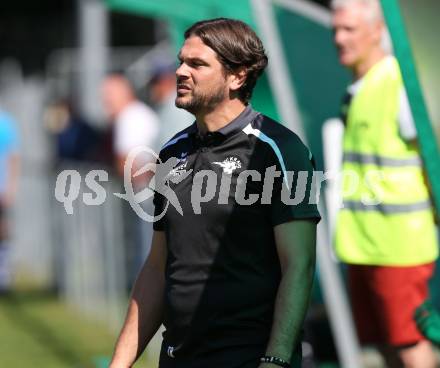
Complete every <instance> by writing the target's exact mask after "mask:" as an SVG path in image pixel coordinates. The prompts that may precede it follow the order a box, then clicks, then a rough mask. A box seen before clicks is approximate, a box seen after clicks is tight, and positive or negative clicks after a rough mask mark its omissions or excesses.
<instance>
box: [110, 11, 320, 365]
mask: <svg viewBox="0 0 440 368" xmlns="http://www.w3.org/2000/svg"><path fill="white" fill-rule="evenodd" d="M179 60H180V66H179V68H178V69H177V71H176V75H177V97H176V106H177V107H180V108H184V109H186V110H188V111H189V112H191V113H192V114H194V115H195V117H196V122H195V123H194V124H193V125H191V126H190V127H188V128H187V129H185V130H183V131H181V132H180V133H178V134H176V135H175V136H174V137H173V138H172V139H171V140H170V141H168V143H166V144H165V145H164V146H163V147H162V150H161V152H160V159H159V163H169V162H174V165H173V168H172V170H170V171H169V173H168V174H167V176H166V177H165V178H164V181H165V182H166V183H167V185H168V193H173V194H174V197H171V196H169V195H167V193H166V191H164V190H158V186H157V185H158V182H159V181H160V179H159V178H156V179H158V180H156V190H157V191H156V193H155V198H154V202H155V215H156V217H157V219H158V221H156V222H155V223H154V230H155V232H154V236H153V241H152V250H151V253H150V255H149V257H148V260H147V261H146V263H145V265H144V267H143V269H142V271H141V273H140V275H139V277H138V280H137V281H136V284H135V287H134V290H133V294H132V297H131V300H130V305H129V310H128V313H127V318H126V321H125V324H124V327H123V329H122V331H121V334H120V337H119V339H118V342H117V345H116V348H115V353H114V356H113V359H112V363H111V368H116V367H131V366H132V364H134V362H135V361H136V359H137V358H138V356H139V355H140V354H141V353H142V351H143V350H144V349H145V346H146V345H147V343H148V342H149V341H150V339H151V337H152V336H153V335H154V333H155V332H156V331H157V329H158V328H159V326H160V324H161V323H163V324H164V325H165V327H166V331H165V333H164V341H163V344H162V351H161V358H160V364H159V366H160V367H161V368H257V367H258V368H269V367H276V366H281V367H290V366H292V367H299V366H300V363H299V361H300V338H301V326H302V322H303V319H304V315H305V312H306V309H307V304H308V300H309V294H310V288H311V284H312V279H313V271H314V263H315V233H316V223H317V222H318V221H319V213H318V211H317V208H316V205H315V204H313V198H310V191H311V188H310V187H311V181H312V175H313V167H312V163H311V154H310V152H309V150H308V149H307V148H306V147H305V146H304V145H303V143H302V142H301V141H300V139H299V138H298V137H297V136H296V135H295V134H294V133H292V132H291V131H290V130H288V129H287V128H285V127H283V126H282V125H281V124H278V123H277V122H274V121H273V120H271V119H269V118H268V117H266V116H264V115H262V114H260V113H258V112H256V111H254V110H253V109H252V108H251V106H250V105H249V104H248V101H249V100H250V97H251V94H252V90H253V88H254V86H255V83H256V80H257V79H258V77H259V76H260V75H261V73H262V72H263V70H264V68H265V67H266V64H267V57H266V55H265V53H264V48H263V45H262V43H261V41H260V39H259V38H258V37H257V36H256V34H255V33H254V32H253V31H252V30H251V29H250V28H249V27H248V26H247V25H246V24H245V23H243V22H240V21H236V20H231V19H223V18H221V19H213V20H208V21H202V22H198V23H196V24H194V25H193V26H192V27H190V28H189V29H188V30H187V31H186V32H185V43H184V45H183V47H182V49H181V50H180V53H179ZM170 160H174V161H170ZM157 172H158V170H156V176H157ZM162 189H163V188H162ZM159 193H162V194H163V195H162V194H159ZM173 198H174V200H171V199H173ZM176 201H177V202H176Z"/></svg>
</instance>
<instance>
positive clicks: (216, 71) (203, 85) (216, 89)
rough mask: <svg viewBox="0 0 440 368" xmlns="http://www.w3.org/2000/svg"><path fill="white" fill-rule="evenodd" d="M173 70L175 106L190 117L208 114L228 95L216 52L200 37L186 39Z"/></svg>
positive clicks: (225, 80) (221, 66)
mask: <svg viewBox="0 0 440 368" xmlns="http://www.w3.org/2000/svg"><path fill="white" fill-rule="evenodd" d="M179 60H180V66H179V68H177V70H176V77H177V97H176V106H177V107H180V108H183V109H185V110H188V111H189V112H191V113H192V114H197V113H198V112H201V111H209V110H211V109H213V108H214V107H215V106H217V105H218V104H219V103H221V102H223V101H225V100H226V99H227V98H228V96H229V79H228V76H227V75H225V72H224V68H223V65H222V64H221V63H220V61H219V60H218V59H217V54H216V52H215V51H214V50H213V49H211V48H210V47H209V46H206V45H205V44H204V43H203V42H202V40H201V39H200V38H199V37H196V36H191V37H189V38H188V39H186V40H185V43H184V44H183V47H182V48H181V50H180V52H179Z"/></svg>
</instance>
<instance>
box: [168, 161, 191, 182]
mask: <svg viewBox="0 0 440 368" xmlns="http://www.w3.org/2000/svg"><path fill="white" fill-rule="evenodd" d="M187 164H188V162H187V161H186V160H185V161H184V162H180V163H178V165H177V166H176V167H175V168H174V169H172V170H171V171H170V173H169V174H168V177H169V180H171V182H173V183H174V184H178V183H180V182H181V181H182V180H183V179H185V178H186V177H187V176H188V175H189V173H191V171H192V170H190V171H187V170H186V166H187Z"/></svg>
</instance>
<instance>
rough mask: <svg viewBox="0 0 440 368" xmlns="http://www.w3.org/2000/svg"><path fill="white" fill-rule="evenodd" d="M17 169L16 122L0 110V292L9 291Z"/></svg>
mask: <svg viewBox="0 0 440 368" xmlns="http://www.w3.org/2000/svg"><path fill="white" fill-rule="evenodd" d="M18 170H19V158H18V133H17V130H16V124H15V121H14V120H13V118H12V117H11V116H10V115H8V114H6V113H5V112H3V111H1V110H0V293H4V292H7V291H9V289H10V286H11V259H10V254H11V251H10V244H9V224H8V211H9V209H10V208H11V206H12V205H13V203H14V200H15V196H16V191H17V179H18Z"/></svg>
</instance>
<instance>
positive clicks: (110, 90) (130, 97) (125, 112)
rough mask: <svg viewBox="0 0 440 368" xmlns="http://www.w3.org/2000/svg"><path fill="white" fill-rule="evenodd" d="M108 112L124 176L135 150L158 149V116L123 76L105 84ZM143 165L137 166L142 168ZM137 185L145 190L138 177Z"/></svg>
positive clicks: (119, 168)
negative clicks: (126, 162) (128, 159)
mask: <svg viewBox="0 0 440 368" xmlns="http://www.w3.org/2000/svg"><path fill="white" fill-rule="evenodd" d="M102 96H103V103H104V108H105V111H106V113H107V115H108V117H109V119H110V122H111V123H113V124H114V137H113V139H114V140H113V148H114V152H115V155H116V163H115V166H116V170H117V172H118V174H119V175H120V176H121V177H123V175H124V164H125V160H126V158H127V156H128V154H129V153H130V151H131V150H132V149H133V148H135V147H139V146H141V147H149V148H152V149H157V137H158V133H159V122H158V117H157V114H156V113H155V112H154V111H153V110H152V109H151V108H150V107H149V106H147V105H146V104H144V103H143V102H141V101H139V100H138V99H137V98H136V95H135V92H134V90H133V87H132V86H131V84H130V82H129V81H128V80H127V79H126V78H125V77H124V76H123V75H120V74H112V75H109V76H108V77H107V78H106V79H105V80H104V82H103V85H102ZM142 164H143V163H141V162H138V163H136V167H135V168H133V170H132V171H133V172H134V170H135V169H136V168H140V167H141V166H142ZM132 179H133V181H134V184H135V185H136V186H138V187H143V185H144V184H145V182H140V181H139V179H138V177H136V178H135V177H133V178H132Z"/></svg>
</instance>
